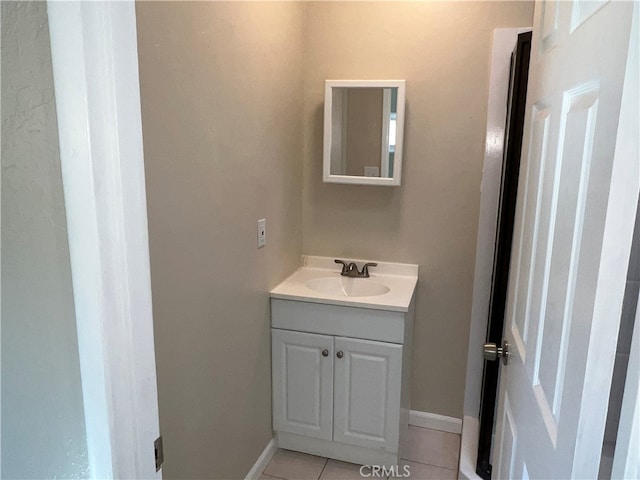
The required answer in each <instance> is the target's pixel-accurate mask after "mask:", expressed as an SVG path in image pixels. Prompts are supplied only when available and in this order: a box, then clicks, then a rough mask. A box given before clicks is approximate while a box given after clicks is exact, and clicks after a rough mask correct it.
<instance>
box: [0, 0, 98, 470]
mask: <svg viewBox="0 0 640 480" xmlns="http://www.w3.org/2000/svg"><path fill="white" fill-rule="evenodd" d="M0 8H1V15H2V50H1V58H2V60H1V61H2V95H1V97H2V98H1V100H2V132H1V136H2V162H1V163H2V186H1V187H2V216H1V218H2V243H1V244H2V292H1V294H2V325H1V328H2V347H1V352H2V358H1V360H2V361H1V364H2V398H1V406H2V432H1V437H2V451H1V455H2V472H1V475H2V478H84V477H86V476H87V472H88V462H87V458H86V455H87V452H86V434H85V425H84V411H83V405H82V392H81V384H80V366H79V360H78V344H77V338H76V325H75V315H74V305H73V292H72V286H71V273H70V265H69V252H68V243H67V227H66V218H65V210H64V198H63V192H62V177H61V173H60V160H59V154H58V133H57V122H56V110H55V99H54V93H53V78H52V72H51V56H50V48H49V31H48V24H47V13H46V4H45V3H44V2H4V1H3V2H2V3H1V7H0Z"/></svg>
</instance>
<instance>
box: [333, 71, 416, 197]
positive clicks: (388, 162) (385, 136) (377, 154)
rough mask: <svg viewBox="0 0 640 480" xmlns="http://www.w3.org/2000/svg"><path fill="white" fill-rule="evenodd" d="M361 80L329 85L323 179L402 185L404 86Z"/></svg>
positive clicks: (340, 181)
mask: <svg viewBox="0 0 640 480" xmlns="http://www.w3.org/2000/svg"><path fill="white" fill-rule="evenodd" d="M334 83H337V82H334ZM343 83H346V81H345V82H343ZM352 83H356V82H355V81H354V82H352ZM362 83H363V84H364V85H357V84H356V85H327V93H326V95H325V96H326V97H327V98H326V101H327V102H330V103H329V105H327V104H325V115H328V118H325V154H324V157H325V172H324V173H325V181H327V182H338V183H361V184H388V185H400V170H399V169H400V166H401V165H400V162H399V161H398V160H399V158H398V154H400V155H401V139H402V135H401V128H402V121H401V118H399V117H401V114H402V113H403V107H404V105H403V103H404V91H403V90H402V89H401V87H400V86H399V85H397V86H386V85H383V86H376V85H371V86H369V85H366V83H374V82H362ZM375 83H379V84H380V83H382V84H384V83H391V82H390V81H387V82H384V81H381V82H375ZM396 83H398V82H396ZM403 83H404V82H403ZM399 133H400V135H399ZM400 160H401V159H400Z"/></svg>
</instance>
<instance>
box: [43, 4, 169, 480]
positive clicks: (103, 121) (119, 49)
mask: <svg viewBox="0 0 640 480" xmlns="http://www.w3.org/2000/svg"><path fill="white" fill-rule="evenodd" d="M47 6H48V15H49V30H50V37H51V56H52V63H53V78H54V87H55V96H56V110H57V117H58V134H59V139H60V161H61V166H62V181H63V188H64V197H65V209H66V216H67V227H68V235H69V253H70V260H71V274H72V282H73V293H74V301H75V310H76V322H77V331H78V349H79V355H80V372H81V378H82V391H83V399H84V409H85V423H86V429H87V447H88V456H89V459H88V460H89V466H90V469H91V478H96V479H97V478H145V479H159V478H161V476H162V475H161V473H159V472H156V469H155V459H154V448H153V442H154V440H155V438H156V437H157V436H158V435H159V422H158V402H157V388H156V374H155V353H154V344H153V318H152V310H151V279H150V270H149V248H148V238H147V237H148V232H147V210H146V194H145V180H144V161H143V151H142V121H141V113H140V92H139V81H138V51H137V39H136V18H135V5H134V2H133V0H125V1H120V2H58V1H53V0H50V1H49V2H48V5H47Z"/></svg>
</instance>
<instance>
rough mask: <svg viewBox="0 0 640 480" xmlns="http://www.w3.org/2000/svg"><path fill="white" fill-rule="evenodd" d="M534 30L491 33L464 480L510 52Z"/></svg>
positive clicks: (472, 455)
mask: <svg viewBox="0 0 640 480" xmlns="http://www.w3.org/2000/svg"><path fill="white" fill-rule="evenodd" d="M531 30H532V27H530V26H529V27H514V28H497V29H495V30H494V31H493V48H492V53H491V72H490V81H489V100H488V108H487V130H486V138H485V154H484V163H483V167H482V172H483V174H482V184H481V187H480V190H481V192H482V193H481V196H480V213H479V221H478V237H477V247H476V264H475V274H474V286H473V300H472V307H471V325H470V330H469V344H468V352H467V375H466V380H465V392H464V412H463V420H462V437H461V445H460V465H459V475H460V478H462V479H467V478H468V479H480V477H479V476H478V475H477V474H476V461H477V454H478V434H479V428H480V422H479V412H480V394H481V391H482V372H483V367H484V360H483V357H482V344H483V343H484V342H485V338H486V334H487V324H488V318H489V304H490V302H491V276H492V272H493V257H494V253H495V247H496V240H497V236H496V233H497V232H496V225H497V222H498V211H499V205H500V180H501V177H502V160H503V155H504V140H505V121H506V118H507V100H508V95H509V75H510V66H511V53H512V52H513V49H514V47H515V46H516V42H517V40H518V35H519V34H521V33H525V32H530V31H531Z"/></svg>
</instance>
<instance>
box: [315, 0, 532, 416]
mask: <svg viewBox="0 0 640 480" xmlns="http://www.w3.org/2000/svg"><path fill="white" fill-rule="evenodd" d="M532 15H533V3H532V2H371V3H369V2H310V3H308V6H307V25H306V47H305V58H304V65H305V78H304V82H305V107H304V115H305V132H304V133H305V143H304V155H303V159H304V178H303V205H304V207H303V224H304V246H303V250H304V252H305V253H306V254H314V255H328V256H336V257H343V258H349V257H358V258H370V259H376V260H386V261H398V262H408V263H417V264H419V265H420V281H419V285H418V290H417V305H416V307H417V310H416V325H415V340H414V358H413V361H414V362H413V372H414V373H413V384H412V408H413V409H416V410H422V411H427V412H433V413H438V414H442V415H451V416H454V417H461V416H462V404H463V392H464V380H465V369H466V354H467V342H468V338H469V320H470V316H471V296H472V288H473V273H474V261H475V248H476V236H477V223H478V208H479V203H480V180H481V173H482V161H483V153H484V135H485V126H486V116H487V96H488V90H489V85H488V82H489V62H490V53H491V40H492V32H493V30H494V29H495V28H498V27H513V26H528V25H531V23H532ZM343 78H346V79H406V80H407V110H406V118H405V140H404V148H405V150H404V159H403V172H402V186H401V187H399V188H385V187H363V186H350V185H337V184H326V183H322V118H323V110H322V107H323V102H324V80H326V79H343Z"/></svg>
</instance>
